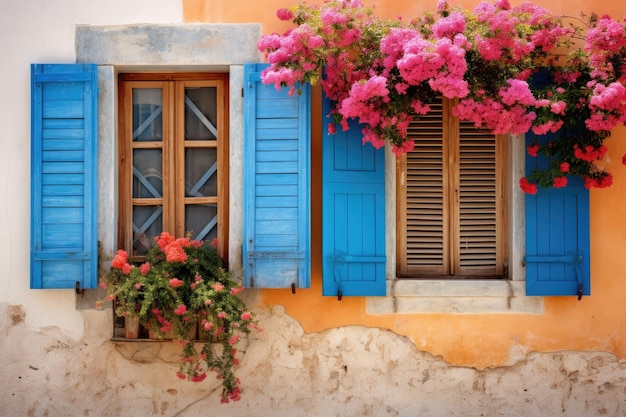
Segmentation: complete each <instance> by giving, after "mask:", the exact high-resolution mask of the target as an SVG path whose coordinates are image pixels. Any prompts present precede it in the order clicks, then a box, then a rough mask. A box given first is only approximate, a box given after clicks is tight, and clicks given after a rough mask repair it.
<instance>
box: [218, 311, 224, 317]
mask: <svg viewBox="0 0 626 417" xmlns="http://www.w3.org/2000/svg"><path fill="white" fill-rule="evenodd" d="M217 318H219V319H225V318H226V313H225V312H223V311H220V312H219V313H217Z"/></svg>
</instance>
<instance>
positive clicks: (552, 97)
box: [258, 0, 626, 191]
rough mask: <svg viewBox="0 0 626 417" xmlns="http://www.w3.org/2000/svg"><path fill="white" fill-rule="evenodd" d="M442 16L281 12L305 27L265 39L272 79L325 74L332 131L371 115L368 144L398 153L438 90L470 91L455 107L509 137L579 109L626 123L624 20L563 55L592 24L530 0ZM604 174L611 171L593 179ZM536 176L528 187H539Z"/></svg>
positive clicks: (357, 8)
mask: <svg viewBox="0 0 626 417" xmlns="http://www.w3.org/2000/svg"><path fill="white" fill-rule="evenodd" d="M437 13H438V15H437V16H433V15H430V14H426V15H424V16H422V17H420V18H418V19H415V20H411V21H410V22H409V23H408V24H407V25H403V24H402V23H401V21H400V20H397V21H383V20H380V19H378V18H376V17H375V16H374V15H373V12H372V10H371V9H368V8H366V7H364V6H363V5H362V4H361V2H360V1H358V0H353V1H341V0H327V1H325V2H324V3H323V5H321V6H316V5H313V6H307V5H300V6H297V7H293V8H290V9H281V10H279V12H278V17H279V18H280V19H281V20H292V21H293V22H294V23H296V25H297V26H296V27H295V28H293V29H290V30H289V31H287V32H286V33H284V34H283V35H278V34H271V35H265V36H263V37H262V38H261V40H260V41H259V43H258V48H259V50H260V51H262V52H264V53H265V54H266V56H267V60H268V62H269V63H270V67H269V68H267V69H266V70H265V71H264V72H263V73H262V75H261V77H262V80H263V82H264V83H266V84H274V85H275V86H276V87H277V88H281V87H284V86H288V87H289V88H290V92H291V93H293V92H295V90H296V87H295V85H296V83H298V82H311V83H312V84H315V83H317V82H318V81H319V82H320V84H321V85H322V88H323V90H324V93H325V95H326V96H327V97H328V98H329V99H331V100H332V102H333V107H332V108H331V111H330V114H329V116H330V117H332V119H333V122H334V123H330V124H329V125H328V132H329V133H330V134H333V133H334V132H335V131H336V124H338V125H339V126H340V127H341V128H342V129H343V130H347V129H348V128H349V121H350V120H352V119H354V120H356V121H358V122H359V123H361V124H362V140H363V143H366V142H369V143H371V144H372V145H373V146H374V147H375V148H380V147H381V146H383V145H384V144H386V143H389V144H390V145H391V146H392V151H393V152H394V153H395V154H396V155H397V156H400V155H402V154H404V153H406V152H409V151H411V150H412V149H413V141H412V140H411V138H409V137H407V128H408V126H409V125H410V123H411V121H412V120H413V118H415V117H419V116H420V115H424V114H426V113H428V112H429V111H430V107H429V105H428V103H429V102H430V101H431V100H432V99H433V98H435V97H437V96H443V97H446V98H450V99H456V100H458V102H457V104H456V106H455V107H454V109H453V114H454V115H455V116H457V117H458V118H459V119H461V120H464V121H470V122H472V123H474V125H475V126H477V127H479V128H484V129H488V130H490V131H491V132H493V133H497V134H525V133H527V132H532V133H534V134H535V135H545V134H547V133H553V134H555V133H556V134H561V132H562V130H564V129H563V128H564V127H567V128H571V127H572V124H571V123H572V121H571V118H572V117H574V118H577V120H576V122H583V121H584V123H585V126H586V128H587V129H589V130H591V131H594V132H601V133H602V132H608V131H609V130H611V129H612V128H613V127H614V126H616V125H617V124H619V123H626V87H625V86H624V85H625V84H626V30H625V28H624V25H625V24H624V22H618V21H615V20H612V19H610V18H608V17H603V18H601V19H598V20H597V21H594V20H592V27H591V29H589V30H588V33H587V37H586V46H585V48H584V50H583V51H579V53H575V54H571V55H570V57H569V58H568V59H569V60H568V61H567V62H566V63H565V64H561V63H558V62H557V61H556V60H554V59H553V57H552V54H556V53H557V52H556V51H557V48H561V47H569V46H570V39H571V38H572V37H573V36H574V35H577V34H579V33H580V32H579V31H578V29H575V28H572V27H571V26H570V25H569V24H565V23H563V22H562V20H561V18H560V17H557V16H555V15H553V14H552V13H550V12H549V11H548V10H546V9H544V8H542V7H539V6H536V5H533V4H531V3H530V2H527V1H526V2H523V3H522V4H520V5H519V6H516V7H511V5H510V4H509V1H508V0H495V1H493V2H492V3H489V2H487V1H483V2H481V3H480V4H478V5H477V6H476V7H475V9H474V10H473V11H467V10H461V9H459V8H451V7H450V6H449V4H448V2H447V1H446V0H439V1H438V2H437ZM616 63H620V65H617V64H616ZM614 66H619V68H615V67H614ZM538 67H546V68H548V69H549V73H550V76H551V77H552V78H551V79H552V83H553V84H552V85H551V86H549V87H537V86H534V85H533V84H532V81H531V79H532V77H533V76H534V75H535V73H536V69H537V68H538ZM322 69H323V70H324V77H322ZM579 83H582V84H584V83H587V84H586V85H582V86H581V85H580V84H579ZM571 114H575V116H572V115H571ZM581 114H582V115H584V117H580V115H581ZM602 135H604V133H602ZM604 136H606V135H604ZM563 140H567V139H563ZM590 140H591V141H593V140H595V139H593V138H592V139H590ZM581 143H582V142H581ZM583 145H586V143H584V144H583ZM553 149H562V147H559V146H556V147H554V148H553ZM550 152H552V150H549V151H548V152H546V155H548V157H550V158H551V157H553V155H552V154H551V153H550ZM554 157H555V158H556V162H555V163H556V170H555V171H554V173H553V174H554V176H553V178H551V179H550V181H549V183H550V184H551V186H554V187H563V186H565V185H566V184H567V179H566V178H565V177H564V176H563V175H562V173H559V172H558V164H559V163H561V162H563V161H562V158H563V156H562V155H560V156H559V155H556V156H554ZM594 160H595V159H594ZM580 161H582V162H587V164H586V165H585V164H584V163H580ZM570 162H572V163H573V162H574V161H569V162H568V163H570ZM591 164H592V162H589V161H587V160H585V159H582V160H580V158H579V162H577V163H576V164H574V165H572V166H573V167H574V166H575V169H574V171H573V172H570V174H571V173H573V174H575V175H581V176H585V175H586V174H588V173H591V172H596V171H595V168H594V167H593V166H592V165H591ZM596 177H597V178H600V177H602V178H606V177H605V176H597V175H596V176H593V175H592V176H589V178H596ZM527 180H528V179H527ZM607 181H608V180H598V179H596V180H594V181H590V182H589V183H590V184H593V186H600V185H601V186H605V185H606V183H607ZM530 185H532V184H530V182H528V184H526V183H525V184H521V186H522V188H525V189H527V190H530V191H532V190H533V189H532V187H530Z"/></svg>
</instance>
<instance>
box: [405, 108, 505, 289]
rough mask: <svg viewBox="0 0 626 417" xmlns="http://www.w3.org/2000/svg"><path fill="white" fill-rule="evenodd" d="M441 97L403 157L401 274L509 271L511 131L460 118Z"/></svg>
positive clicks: (412, 131)
mask: <svg viewBox="0 0 626 417" xmlns="http://www.w3.org/2000/svg"><path fill="white" fill-rule="evenodd" d="M452 106H453V103H452V101H450V100H445V99H444V100H438V101H436V102H435V103H433V104H432V105H431V107H432V111H431V112H429V113H428V114H427V115H425V116H422V117H420V118H416V119H415V120H414V121H413V122H412V123H411V125H410V127H409V133H408V135H409V137H410V138H411V139H413V140H414V141H415V148H414V149H413V151H412V152H410V153H408V154H407V155H406V156H404V157H402V158H401V159H400V160H398V162H397V179H398V180H397V184H398V186H397V193H398V195H397V222H398V224H397V249H398V250H397V268H398V276H399V277H411V278H441V277H448V278H488V277H492V278H502V277H505V276H506V275H507V266H506V265H507V236H506V231H507V216H506V213H507V207H506V205H507V184H508V183H507V173H508V169H507V168H506V160H507V155H508V150H507V143H508V140H507V138H506V137H505V136H502V137H500V136H495V135H493V134H489V133H488V132H486V131H482V130H479V129H477V128H475V127H474V126H473V124H471V123H467V122H459V120H458V119H457V118H456V117H453V116H452V114H451V111H452Z"/></svg>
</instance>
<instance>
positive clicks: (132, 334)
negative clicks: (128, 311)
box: [124, 316, 139, 339]
mask: <svg viewBox="0 0 626 417" xmlns="http://www.w3.org/2000/svg"><path fill="white" fill-rule="evenodd" d="M124 337H126V339H137V338H139V317H130V316H126V317H124Z"/></svg>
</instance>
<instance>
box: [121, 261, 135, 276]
mask: <svg viewBox="0 0 626 417" xmlns="http://www.w3.org/2000/svg"><path fill="white" fill-rule="evenodd" d="M131 269H133V266H131V264H129V263H125V264H124V265H122V273H123V274H124V275H128V274H130V270H131Z"/></svg>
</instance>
